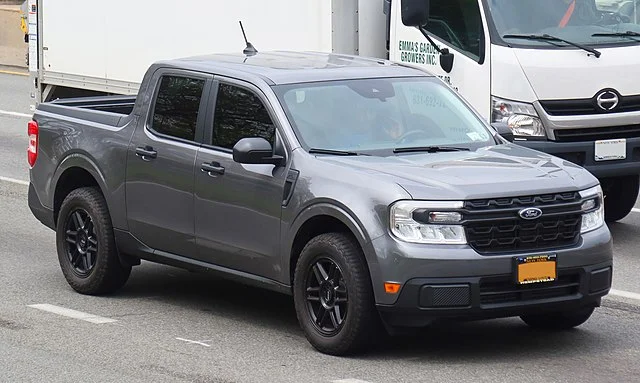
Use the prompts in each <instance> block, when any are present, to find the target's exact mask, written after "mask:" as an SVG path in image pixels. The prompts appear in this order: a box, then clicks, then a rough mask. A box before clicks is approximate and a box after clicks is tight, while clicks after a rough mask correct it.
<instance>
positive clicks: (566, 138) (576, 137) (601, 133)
mask: <svg viewBox="0 0 640 383" xmlns="http://www.w3.org/2000/svg"><path fill="white" fill-rule="evenodd" d="M553 133H554V135H555V136H556V141H561V142H578V141H596V140H611V139H616V138H636V137H640V124H636V125H626V126H608V127H604V128H580V129H557V130H554V131H553Z"/></svg>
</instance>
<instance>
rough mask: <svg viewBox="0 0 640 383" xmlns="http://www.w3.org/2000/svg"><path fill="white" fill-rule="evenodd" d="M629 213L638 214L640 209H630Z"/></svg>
mask: <svg viewBox="0 0 640 383" xmlns="http://www.w3.org/2000/svg"><path fill="white" fill-rule="evenodd" d="M631 211H632V212H634V213H640V209H637V208H635V207H634V208H633V209H631Z"/></svg>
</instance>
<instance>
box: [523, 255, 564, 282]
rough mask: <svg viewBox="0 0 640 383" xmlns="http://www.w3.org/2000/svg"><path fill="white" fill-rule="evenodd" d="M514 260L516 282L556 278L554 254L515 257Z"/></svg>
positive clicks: (547, 280)
mask: <svg viewBox="0 0 640 383" xmlns="http://www.w3.org/2000/svg"><path fill="white" fill-rule="evenodd" d="M514 261H515V265H514V266H515V276H516V282H517V283H518V284H521V285H524V284H530V283H540V282H553V281H555V280H556V279H557V278H558V269H557V256H556V255H555V254H551V255H535V256H529V257H516V258H515V259H514Z"/></svg>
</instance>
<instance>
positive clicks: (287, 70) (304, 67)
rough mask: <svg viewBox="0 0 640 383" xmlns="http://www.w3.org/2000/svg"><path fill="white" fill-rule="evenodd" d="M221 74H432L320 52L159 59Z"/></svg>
mask: <svg viewBox="0 0 640 383" xmlns="http://www.w3.org/2000/svg"><path fill="white" fill-rule="evenodd" d="M158 64H159V65H168V66H173V67H177V68H181V69H186V70H193V71H199V72H205V73H212V74H217V75H221V76H232V77H235V76H238V75H241V74H249V75H254V76H259V77H261V78H262V79H264V80H265V81H267V82H269V83H271V84H272V85H279V84H292V83H301V82H313V81H328V80H343V79H355V78H376V77H411V76H432V75H431V74H430V73H427V72H426V71H423V70H420V69H417V68H411V67H408V66H404V65H400V64H397V63H393V62H391V61H388V60H383V59H375V58H366V57H362V56H351V55H344V54H333V53H321V52H285V51H274V52H259V53H257V54H255V55H252V56H248V55H244V54H242V53H237V54H233V53H232V54H212V55H206V56H196V57H187V58H180V59H175V60H166V61H162V62H159V63H158Z"/></svg>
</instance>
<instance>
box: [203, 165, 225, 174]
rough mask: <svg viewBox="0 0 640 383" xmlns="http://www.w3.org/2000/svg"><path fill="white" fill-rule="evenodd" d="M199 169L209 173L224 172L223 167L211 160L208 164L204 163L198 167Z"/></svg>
mask: <svg viewBox="0 0 640 383" xmlns="http://www.w3.org/2000/svg"><path fill="white" fill-rule="evenodd" d="M200 170H202V171H203V172H206V173H209V175H213V174H212V173H215V174H220V175H222V174H224V167H223V166H220V164H219V163H218V162H212V163H209V164H207V163H204V164H202V166H201V167H200Z"/></svg>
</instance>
